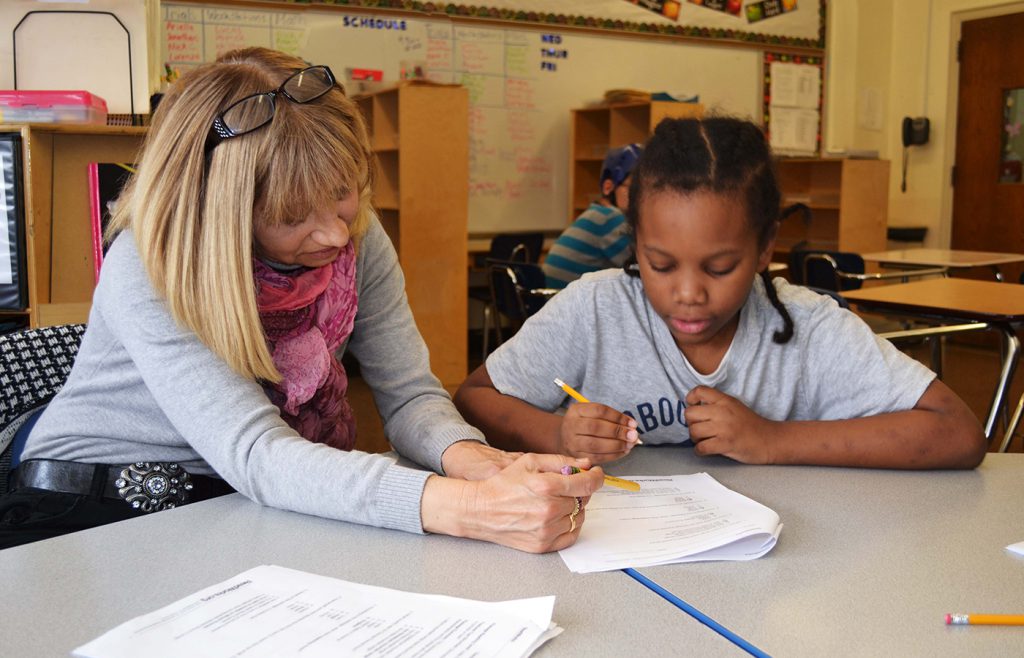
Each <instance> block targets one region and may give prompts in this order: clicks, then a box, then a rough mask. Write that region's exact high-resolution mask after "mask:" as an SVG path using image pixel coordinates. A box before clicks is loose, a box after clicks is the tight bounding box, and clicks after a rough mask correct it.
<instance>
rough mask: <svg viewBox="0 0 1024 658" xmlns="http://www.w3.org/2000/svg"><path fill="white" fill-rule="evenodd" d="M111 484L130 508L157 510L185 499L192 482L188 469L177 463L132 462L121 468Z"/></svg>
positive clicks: (177, 503) (146, 510)
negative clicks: (117, 476) (119, 474)
mask: <svg viewBox="0 0 1024 658" xmlns="http://www.w3.org/2000/svg"><path fill="white" fill-rule="evenodd" d="M114 486H116V487H117V493H118V495H119V496H121V498H123V499H124V500H125V502H127V503H128V504H129V505H131V506H132V508H133V509H137V510H140V511H142V512H159V511H161V510H165V509H171V508H172V507H177V506H178V505H184V504H185V503H187V502H188V500H189V492H191V491H192V487H193V484H192V478H191V476H189V474H188V471H186V470H185V469H183V468H182V467H181V466H179V465H177V464H174V463H167V462H135V463H134V464H132V465H131V466H129V467H128V468H124V469H122V470H121V477H119V478H117V480H115V481H114Z"/></svg>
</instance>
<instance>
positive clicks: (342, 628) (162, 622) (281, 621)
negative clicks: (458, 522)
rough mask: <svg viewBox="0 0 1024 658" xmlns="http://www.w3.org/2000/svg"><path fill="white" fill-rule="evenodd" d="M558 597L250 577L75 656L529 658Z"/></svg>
mask: <svg viewBox="0 0 1024 658" xmlns="http://www.w3.org/2000/svg"><path fill="white" fill-rule="evenodd" d="M554 604H555V597H553V596H545V597H539V598H533V599H520V600H516V601H501V602H496V603H491V602H483V601H471V600H467V599H459V598H453V597H448V596H440V595H433V594H414V593H410V592H401V591H398V590H392V589H386V588H382V587H374V586H371V585H361V584H358V583H350V582H347V581H344V580H338V579H336V578H328V577H326V576H318V575H315V574H311V573H306V572H303V571H296V570H294V569H286V568H284V567H277V566H267V565H264V566H261V567H256V568H254V569H250V570H249V571H246V572H244V573H242V574H239V575H238V576H236V577H234V578H231V579H230V580H227V581H224V582H222V583H219V584H217V585H214V586H212V587H208V588H206V589H204V590H202V591H200V592H197V593H195V594H193V595H191V596H187V597H185V598H184V599H181V600H179V601H177V602H175V603H172V604H171V605H168V606H166V607H164V608H161V609H159V610H157V611H155V612H151V613H149V614H146V615H143V616H141V617H136V618H135V619H132V620H131V621H128V622H126V623H124V624H121V625H120V626H118V627H117V628H115V629H113V630H111V631H109V632H107V633H105V634H104V635H102V636H100V637H99V638H97V639H95V640H93V641H92V642H89V643H88V644H86V645H84V646H82V647H79V648H78V649H76V650H75V651H74V655H75V656H82V657H84V658H122V657H123V656H146V657H147V658H159V657H162V656H166V657H168V658H172V657H173V658H180V657H181V656H204V657H205V656H218V657H219V656H225V657H226V656H243V657H246V658H248V657H251V656H267V657H274V658H277V657H279V656H304V657H305V656H310V657H318V656H331V657H336V656H381V657H384V656H399V655H401V656H423V657H427V656H501V657H503V658H504V657H506V656H508V657H512V656H516V657H518V656H528V655H530V654H531V653H532V652H533V651H534V649H536V648H537V647H538V646H540V645H541V644H543V642H545V641H546V640H548V639H550V638H551V637H554V636H555V635H558V634H559V633H560V632H561V630H562V629H561V628H559V627H558V626H555V625H554V624H552V623H551V613H552V610H553V608H554Z"/></svg>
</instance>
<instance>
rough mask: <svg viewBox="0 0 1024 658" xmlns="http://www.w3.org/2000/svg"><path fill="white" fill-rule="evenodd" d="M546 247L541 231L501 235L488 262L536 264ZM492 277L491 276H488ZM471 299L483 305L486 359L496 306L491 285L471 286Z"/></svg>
mask: <svg viewBox="0 0 1024 658" xmlns="http://www.w3.org/2000/svg"><path fill="white" fill-rule="evenodd" d="M543 246H544V234H543V233H541V232H540V231H533V232H528V233H499V234H497V235H495V236H494V237H493V238H492V239H491V248H490V251H489V252H488V254H487V257H486V259H487V260H494V261H506V260H507V261H517V262H523V263H536V262H537V261H538V259H539V258H540V252H541V249H542V248H543ZM488 276H490V274H488ZM469 298H470V299H475V300H477V301H478V302H480V303H482V304H483V307H484V315H483V355H482V357H481V358H483V359H486V358H487V355H488V354H489V351H488V349H487V348H488V346H489V345H488V343H489V338H490V333H491V318H492V316H493V315H494V313H495V311H494V306H493V304H492V302H491V300H492V299H493V296H492V294H491V286H490V283H488V284H486V285H482V286H470V287H469Z"/></svg>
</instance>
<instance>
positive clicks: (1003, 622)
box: [946, 614, 1024, 626]
mask: <svg viewBox="0 0 1024 658" xmlns="http://www.w3.org/2000/svg"><path fill="white" fill-rule="evenodd" d="M946 624H947V625H949V626H961V625H967V624H970V625H977V624H983V625H986V626H1024V615H974V614H968V615H959V614H952V615H946Z"/></svg>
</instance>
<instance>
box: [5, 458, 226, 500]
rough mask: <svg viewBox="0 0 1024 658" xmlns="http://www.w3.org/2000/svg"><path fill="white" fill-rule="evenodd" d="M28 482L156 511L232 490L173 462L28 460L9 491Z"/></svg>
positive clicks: (36, 486)
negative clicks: (87, 462)
mask: <svg viewBox="0 0 1024 658" xmlns="http://www.w3.org/2000/svg"><path fill="white" fill-rule="evenodd" d="M26 487H30V488H33V489H46V490H48V491H58V492H61V493H69V494H78V495H82V496H94V497H97V498H110V499H113V500H123V501H125V502H126V503H128V505H130V506H131V507H132V508H133V509H137V510H139V511H140V512H158V511H160V510H164V509H170V508H172V507H177V506H179V505H185V504H186V503H194V502H196V501H200V500H206V499H207V498H216V497H217V496H223V495H225V494H229V493H234V491H235V490H234V489H233V488H232V487H231V485H229V484H228V483H227V482H225V481H224V480H222V479H220V478H216V477H207V476H205V475H192V474H190V473H188V472H187V471H186V470H185V469H184V468H182V467H181V466H180V465H178V464H176V463H173V462H135V463H134V464H127V465H116V464H85V463H82V462H68V461H59V460H56V459H27V460H25V461H23V462H21V463H20V464H18V467H17V468H16V469H14V471H12V473H11V490H12V491H13V490H15V489H21V488H26Z"/></svg>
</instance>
